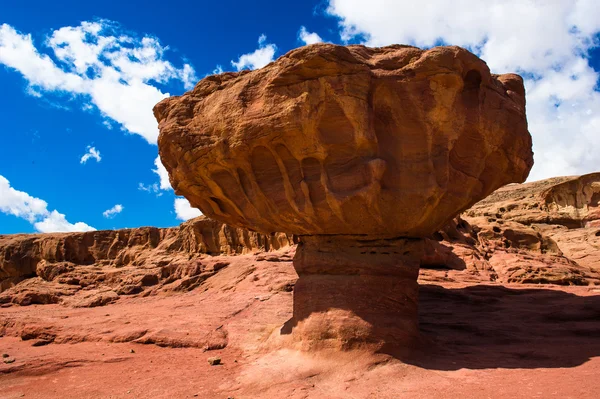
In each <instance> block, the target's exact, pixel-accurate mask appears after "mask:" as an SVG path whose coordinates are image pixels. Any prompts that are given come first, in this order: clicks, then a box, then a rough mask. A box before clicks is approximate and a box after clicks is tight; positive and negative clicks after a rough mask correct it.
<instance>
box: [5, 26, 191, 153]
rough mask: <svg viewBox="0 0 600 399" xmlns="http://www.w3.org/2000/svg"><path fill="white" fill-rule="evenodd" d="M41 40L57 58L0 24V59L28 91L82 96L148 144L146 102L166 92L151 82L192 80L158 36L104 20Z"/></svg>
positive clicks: (150, 125) (153, 131) (152, 130)
mask: <svg viewBox="0 0 600 399" xmlns="http://www.w3.org/2000/svg"><path fill="white" fill-rule="evenodd" d="M44 45H45V48H46V49H47V50H49V51H50V54H52V55H53V56H54V57H55V59H56V60H57V61H58V62H54V61H53V60H52V58H50V56H49V55H48V54H44V53H42V52H41V51H40V49H39V47H38V48H36V46H35V45H34V43H33V39H32V37H31V35H28V34H22V33H19V32H17V31H16V30H15V29H14V28H13V27H12V26H10V25H7V24H3V25H0V63H1V64H4V65H6V66H7V67H10V68H13V69H15V70H17V71H19V72H20V73H21V74H22V75H23V77H24V78H25V79H26V80H27V81H28V83H29V86H30V87H29V88H28V90H27V92H28V93H30V94H31V95H35V96H41V95H43V94H45V92H59V93H66V94H69V95H73V96H84V97H83V98H84V100H86V101H89V102H90V103H91V104H93V105H94V106H95V107H96V108H97V109H98V110H99V111H100V113H101V114H102V115H103V116H104V117H105V118H109V119H110V120H113V121H115V122H116V123H118V124H120V125H121V126H122V127H123V129H125V130H127V131H129V132H131V133H134V134H138V135H140V136H142V137H143V138H144V139H146V141H148V142H149V143H151V144H156V139H157V137H158V128H157V124H156V121H155V119H154V116H153V114H152V107H153V106H154V105H155V104H156V103H158V102H159V101H160V100H162V99H163V98H165V97H167V96H169V94H168V93H163V92H162V91H161V90H159V89H158V88H157V87H155V86H154V85H153V84H156V83H159V84H164V83H167V82H168V81H170V80H175V81H180V82H181V83H183V85H184V86H185V88H187V89H190V88H192V87H193V85H194V84H195V83H196V81H197V78H196V74H195V72H194V69H193V67H192V66H191V65H189V64H187V63H184V64H183V66H182V67H181V68H177V67H175V66H174V65H173V64H172V63H171V62H169V61H166V60H165V59H164V53H165V51H166V50H167V47H163V46H162V45H161V44H160V42H159V41H158V39H156V38H154V37H151V36H144V37H142V38H137V37H133V36H129V35H127V34H124V33H122V32H120V31H119V28H118V26H117V25H116V24H115V23H112V22H110V21H105V20H102V21H98V22H82V23H81V25H79V26H76V27H72V26H68V27H63V28H60V29H58V30H55V31H54V32H52V34H51V35H50V36H49V37H48V39H47V40H46V41H45V43H44Z"/></svg>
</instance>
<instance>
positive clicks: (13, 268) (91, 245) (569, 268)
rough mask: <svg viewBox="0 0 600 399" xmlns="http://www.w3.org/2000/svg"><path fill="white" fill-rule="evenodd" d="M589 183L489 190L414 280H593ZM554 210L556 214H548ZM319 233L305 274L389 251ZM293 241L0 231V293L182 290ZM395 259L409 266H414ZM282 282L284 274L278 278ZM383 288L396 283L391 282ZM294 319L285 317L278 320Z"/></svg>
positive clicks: (5, 298) (437, 242) (234, 233)
mask: <svg viewBox="0 0 600 399" xmlns="http://www.w3.org/2000/svg"><path fill="white" fill-rule="evenodd" d="M599 183H600V173H593V174H589V175H585V176H581V177H560V178H552V179H548V180H542V181H539V182H533V183H526V184H514V185H509V186H506V187H503V188H501V189H499V190H497V191H496V192H494V193H493V194H492V195H491V196H490V197H488V198H486V199H484V200H483V201H480V202H478V203H477V204H475V205H474V206H473V207H472V208H470V209H469V210H467V211H466V212H464V213H463V214H462V215H461V216H458V217H456V218H455V219H453V220H452V221H450V222H449V223H447V224H446V226H444V227H443V228H442V229H440V230H439V231H438V232H436V233H434V234H433V235H432V237H431V238H428V239H425V240H424V243H423V245H424V252H425V253H424V255H423V256H422V257H421V259H420V261H419V264H420V274H419V282H421V283H459V284H480V283H485V284H504V285H511V284H559V285H600V214H599V213H598V209H600V205H599V204H598V201H597V198H598V197H597V196H596V194H595V193H597V192H598V190H597V187H598V186H599ZM557 188H560V189H561V190H563V191H562V192H561V198H580V199H582V200H580V201H579V202H578V203H577V204H578V205H577V206H572V205H570V204H569V203H568V202H560V201H559V202H553V200H552V198H556V197H554V196H553V197H547V195H546V194H545V193H548V192H553V193H556V192H557ZM547 198H550V201H549V202H548V201H547ZM561 204H563V205H561ZM556 212H558V213H560V214H561V215H563V216H561V217H560V218H549V215H550V214H555V213H556ZM569 214H570V215H572V216H571V217H569V216H568V215H569ZM565 215H567V216H565ZM582 215H583V218H584V219H585V222H584V223H582V222H581V219H582ZM531 221H535V223H530V222H531ZM559 223H560V224H559ZM86 237H87V238H86ZM152 237H155V238H152ZM156 237H157V238H156ZM327 239H328V237H327V236H315V239H314V240H313V241H312V242H309V241H310V238H307V237H304V241H305V242H304V245H307V246H319V248H320V250H319V252H317V253H318V254H319V256H320V257H322V258H324V259H325V261H323V260H319V262H314V261H311V258H310V256H314V253H312V251H309V253H308V254H309V258H307V259H306V262H305V261H304V260H297V262H296V267H299V266H300V267H302V263H300V262H304V264H306V265H307V266H308V267H309V269H305V270H304V271H303V273H304V274H308V273H310V272H311V270H312V271H316V272H319V269H315V263H317V266H318V263H322V264H324V265H326V266H327V265H331V263H332V260H331V259H338V261H339V264H340V265H342V266H343V267H344V270H348V269H349V266H351V262H352V261H356V260H357V259H360V256H363V257H364V256H366V255H367V252H368V256H369V257H370V258H371V260H373V259H375V258H377V262H380V263H381V264H382V265H384V264H386V262H390V261H391V260H393V259H392V258H389V257H388V255H389V254H385V253H380V254H379V255H376V254H371V253H370V252H372V251H371V250H369V251H367V250H366V246H368V245H371V244H373V243H374V242H371V243H369V242H363V243H362V244H361V245H362V247H359V246H355V249H354V251H355V253H354V254H352V253H351V252H350V259H347V258H346V259H345V260H343V261H342V259H341V258H340V256H339V255H340V253H339V252H337V249H336V247H332V246H331V243H329V242H328V241H327ZM293 244H294V238H293V237H291V236H287V235H285V234H280V233H278V234H273V235H259V234H257V233H253V232H248V231H244V230H242V229H236V228H232V227H229V226H227V225H224V224H222V223H221V222H216V221H212V220H209V219H206V218H204V217H201V218H197V219H194V220H191V221H188V222H185V223H183V224H182V225H181V226H180V227H178V228H167V229H156V228H138V229H125V230H117V231H100V232H93V233H65V234H17V235H9V236H0V273H1V275H2V279H1V280H0V286H2V290H0V291H3V292H0V304H4V305H5V306H8V305H11V304H17V305H19V304H20V305H28V304H36V303H38V304H44V303H56V302H60V303H62V304H64V305H67V306H102V305H106V304H108V303H111V302H113V301H116V300H118V299H119V298H120V297H122V296H146V295H154V294H158V293H161V292H167V293H168V292H173V291H188V290H192V289H194V288H196V287H202V286H203V285H204V281H205V279H206V278H208V277H210V276H212V275H214V274H215V273H217V272H219V271H223V269H225V268H229V267H230V266H226V265H228V264H230V263H235V262H242V263H244V262H246V263H248V264H253V263H255V262H263V261H267V262H268V264H274V262H279V263H290V264H289V265H288V267H290V268H291V267H292V265H291V260H292V257H293V255H294V251H295V245H293ZM419 245H420V244H419ZM110 247H112V248H113V250H110V251H109V250H108V248H110ZM75 248H76V249H75ZM390 248H391V247H388V248H387V250H382V252H389V249H390ZM277 249H279V251H277V252H275V251H274V250H277ZM267 250H268V251H269V252H265V253H262V251H267ZM348 251H349V250H346V251H345V253H346V254H348ZM362 252H365V254H362ZM305 253H306V252H305ZM240 254H246V255H248V256H249V259H246V260H239V261H235V262H234V261H233V260H232V256H231V255H240ZM221 255H222V256H221ZM327 258H330V259H327ZM313 259H314V258H313ZM235 264H237V263H235ZM311 264H312V269H310V267H311ZM388 266H389V263H388ZM397 271H398V272H410V273H415V269H414V268H412V269H402V268H400V269H399V270H397ZM315 278H318V276H317V277H315ZM375 279H379V280H380V283H381V282H383V283H382V284H385V282H388V283H389V282H390V281H393V279H386V276H385V275H382V276H381V277H375ZM303 281H305V280H303ZM232 284H236V283H235V282H232ZM302 284H304V283H302ZM302 284H299V285H297V286H296V288H295V291H296V292H299V291H301V290H302V289H303V288H302ZM293 287H294V283H293V282H292V283H291V285H289V286H287V287H285V288H281V289H285V290H291V289H292V288H293ZM317 294H318V293H317ZM393 294H394V295H399V296H402V295H404V294H403V292H402V291H399V290H395V291H393ZM312 297H313V298H314V300H319V298H320V296H319V295H314V294H313V295H312ZM391 298H396V299H398V297H395V296H392V297H391ZM315 306H319V305H315ZM306 309H310V307H307V308H306ZM302 311H304V310H302V309H298V312H302ZM293 325H294V321H293V320H292V321H291V322H290V323H288V325H287V327H288V328H291V327H292V326H293ZM408 331H411V329H410V328H409V329H408ZM399 336H400V337H402V335H401V334H400V335H399ZM326 342H328V341H326ZM329 342H331V341H329Z"/></svg>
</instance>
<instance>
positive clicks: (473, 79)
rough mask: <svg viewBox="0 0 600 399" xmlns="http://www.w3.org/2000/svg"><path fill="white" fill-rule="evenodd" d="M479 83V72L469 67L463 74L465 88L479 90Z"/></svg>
mask: <svg viewBox="0 0 600 399" xmlns="http://www.w3.org/2000/svg"><path fill="white" fill-rule="evenodd" d="M480 85H481V74H480V73H479V71H476V70H475V69H471V70H470V71H469V72H467V74H466V75H465V90H479V86H480Z"/></svg>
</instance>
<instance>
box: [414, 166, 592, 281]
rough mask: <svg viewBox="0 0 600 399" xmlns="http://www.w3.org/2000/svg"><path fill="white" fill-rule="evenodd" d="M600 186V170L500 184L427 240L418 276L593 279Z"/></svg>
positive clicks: (452, 279)
mask: <svg viewBox="0 0 600 399" xmlns="http://www.w3.org/2000/svg"><path fill="white" fill-rule="evenodd" d="M599 193H600V173H591V174H588V175H583V176H572V177H557V178H552V179H547V180H542V181H538V182H532V183H526V184H512V185H508V186H505V187H503V188H501V189H499V190H497V191H496V192H494V193H493V194H492V195H490V196H489V197H488V198H486V199H484V200H482V201H480V202H479V203H477V204H475V205H474V206H473V207H472V208H470V209H469V210H467V211H466V212H465V213H464V214H463V215H462V216H461V217H459V218H457V219H456V220H454V221H453V222H451V223H449V224H448V225H446V227H445V228H444V229H443V230H442V231H440V232H438V233H437V234H436V235H435V237H436V238H437V240H430V241H428V248H427V255H426V256H425V258H424V259H423V261H422V262H421V267H422V268H424V269H422V270H421V279H422V280H430V281H440V280H446V281H466V280H472V281H482V280H483V281H486V280H487V281H498V282H501V283H513V282H516V283H551V284H563V285H572V284H579V285H588V284H599V283H600V274H599V273H600V205H599V201H600V194H599ZM432 269H438V270H437V271H436V270H432Z"/></svg>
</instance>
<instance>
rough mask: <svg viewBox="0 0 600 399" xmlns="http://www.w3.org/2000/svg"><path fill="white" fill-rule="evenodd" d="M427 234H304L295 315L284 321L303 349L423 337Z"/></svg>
mask: <svg viewBox="0 0 600 399" xmlns="http://www.w3.org/2000/svg"><path fill="white" fill-rule="evenodd" d="M423 254H424V241H423V239H402V238H401V239H366V238H365V237H361V236H304V237H302V241H301V242H300V243H299V244H298V248H297V250H296V256H295V258H294V268H295V269H296V272H297V273H298V280H297V281H296V284H295V287H294V312H293V317H292V319H290V320H289V321H288V322H287V323H286V325H285V326H284V327H283V328H282V330H281V332H282V334H283V335H284V336H285V335H288V334H291V333H292V332H293V334H291V340H292V342H293V345H294V346H295V347H298V348H300V349H303V350H316V349H336V350H348V349H358V348H368V349H370V350H373V351H377V350H381V349H382V348H384V347H385V348H386V350H389V349H390V348H395V349H398V348H409V347H410V346H411V344H414V343H415V342H416V339H417V337H418V332H419V331H418V330H419V329H418V320H417V319H418V311H417V302H418V291H419V288H418V284H417V277H418V275H419V261H420V259H421V258H422V257H423Z"/></svg>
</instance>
